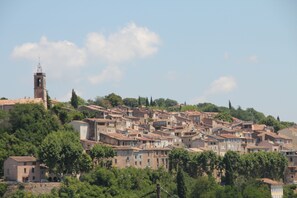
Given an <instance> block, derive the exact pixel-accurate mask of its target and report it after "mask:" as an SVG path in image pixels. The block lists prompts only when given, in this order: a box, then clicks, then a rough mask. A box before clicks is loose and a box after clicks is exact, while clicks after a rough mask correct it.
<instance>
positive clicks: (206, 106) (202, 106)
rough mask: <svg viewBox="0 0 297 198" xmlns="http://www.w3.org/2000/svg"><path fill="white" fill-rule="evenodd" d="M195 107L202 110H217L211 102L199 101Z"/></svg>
mask: <svg viewBox="0 0 297 198" xmlns="http://www.w3.org/2000/svg"><path fill="white" fill-rule="evenodd" d="M197 107H198V109H199V111H202V112H219V108H218V107H217V106H216V105H214V104H211V103H199V104H198V105H197Z"/></svg>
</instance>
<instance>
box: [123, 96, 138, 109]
mask: <svg viewBox="0 0 297 198" xmlns="http://www.w3.org/2000/svg"><path fill="white" fill-rule="evenodd" d="M123 103H124V105H126V106H128V107H132V108H133V107H138V101H137V99H136V98H124V100H123Z"/></svg>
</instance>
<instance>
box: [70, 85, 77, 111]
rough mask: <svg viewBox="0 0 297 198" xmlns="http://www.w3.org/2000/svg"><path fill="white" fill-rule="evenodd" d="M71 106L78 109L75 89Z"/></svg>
mask: <svg viewBox="0 0 297 198" xmlns="http://www.w3.org/2000/svg"><path fill="white" fill-rule="evenodd" d="M70 104H71V105H72V106H73V107H74V108H75V109H76V108H77V107H78V97H77V95H76V93H75V91H74V89H72V95H71V99H70Z"/></svg>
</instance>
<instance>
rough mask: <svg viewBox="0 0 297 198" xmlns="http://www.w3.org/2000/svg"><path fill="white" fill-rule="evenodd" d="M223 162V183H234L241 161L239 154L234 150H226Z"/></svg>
mask: <svg viewBox="0 0 297 198" xmlns="http://www.w3.org/2000/svg"><path fill="white" fill-rule="evenodd" d="M223 163H224V167H225V183H226V184H227V185H234V182H235V179H236V177H237V176H238V171H239V167H240V163H241V162H240V155H239V154H238V153H236V152H234V151H227V153H226V154H225V155H224V158H223Z"/></svg>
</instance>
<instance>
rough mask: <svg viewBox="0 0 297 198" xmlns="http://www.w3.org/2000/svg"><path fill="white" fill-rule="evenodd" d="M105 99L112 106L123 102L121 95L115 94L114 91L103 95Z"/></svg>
mask: <svg viewBox="0 0 297 198" xmlns="http://www.w3.org/2000/svg"><path fill="white" fill-rule="evenodd" d="M105 99H106V100H108V101H109V102H110V104H111V105H112V106H113V107H116V106H119V105H122V104H123V100H122V97H121V96H119V95H116V94H115V93H111V94H109V95H107V96H105Z"/></svg>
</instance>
